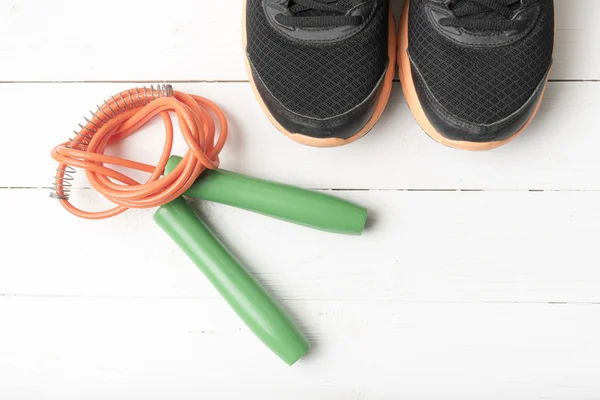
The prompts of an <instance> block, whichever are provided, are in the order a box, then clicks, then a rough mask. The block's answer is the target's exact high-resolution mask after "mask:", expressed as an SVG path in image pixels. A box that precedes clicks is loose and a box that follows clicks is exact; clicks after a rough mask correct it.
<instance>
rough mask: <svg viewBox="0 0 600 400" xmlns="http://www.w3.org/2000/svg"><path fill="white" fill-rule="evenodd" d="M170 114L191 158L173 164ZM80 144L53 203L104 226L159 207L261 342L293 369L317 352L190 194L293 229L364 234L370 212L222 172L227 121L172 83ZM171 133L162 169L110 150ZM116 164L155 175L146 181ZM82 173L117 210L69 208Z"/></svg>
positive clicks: (141, 96)
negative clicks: (155, 131)
mask: <svg viewBox="0 0 600 400" xmlns="http://www.w3.org/2000/svg"><path fill="white" fill-rule="evenodd" d="M170 113H174V114H175V115H176V116H177V119H178V121H179V126H180V130H181V134H182V136H183V138H184V139H185V142H186V144H187V146H188V151H187V153H186V154H185V156H183V157H177V156H171V151H172V147H173V139H174V129H173V122H172V120H171V115H170ZM90 114H91V117H90V118H88V117H86V118H85V124H80V125H79V127H80V130H79V131H73V132H74V134H75V136H74V137H73V138H71V139H69V140H68V141H66V142H64V143H61V144H60V145H58V146H56V147H55V148H54V149H53V150H52V152H51V155H52V158H53V159H54V160H55V161H57V162H58V163H59V164H58V168H57V170H56V176H55V179H54V186H53V190H52V192H51V193H50V196H51V197H53V198H56V199H58V200H59V201H60V203H61V204H62V206H63V207H64V208H65V209H66V210H67V211H69V212H70V213H72V214H74V215H75V216H77V217H81V218H86V219H92V220H94V219H104V218H109V217H114V216H116V215H119V214H121V213H123V212H125V211H127V210H128V209H131V208H153V207H158V210H157V211H156V213H155V214H154V220H155V222H156V223H157V224H158V225H159V226H160V227H161V228H162V229H163V230H164V231H165V232H166V233H167V234H168V235H169V236H170V237H171V238H172V239H173V240H174V241H175V243H176V244H177V245H178V246H179V247H180V248H181V249H182V250H183V251H184V252H185V253H186V254H187V255H188V257H189V258H190V259H191V260H192V261H193V262H194V263H195V264H196V265H197V266H198V268H199V269H200V270H201V271H202V272H203V273H204V275H205V276H206V277H207V278H208V280H209V281H210V282H211V283H212V284H213V285H214V286H215V288H216V289H217V290H218V291H219V293H220V294H221V295H222V296H223V298H224V299H225V300H226V301H227V302H228V303H229V305H230V306H231V307H232V309H233V310H234V311H235V312H236V313H237V314H238V316H239V317H240V318H241V319H242V320H243V321H244V323H245V324H246V325H247V326H248V327H249V328H250V329H251V330H252V331H253V332H254V334H255V335H256V336H257V337H258V338H259V339H260V340H261V341H262V342H263V343H264V344H265V345H267V346H268V347H269V348H270V349H271V350H272V351H273V352H274V353H275V354H277V355H278V356H279V357H280V358H281V359H282V360H283V361H285V362H286V363H287V364H288V365H292V364H294V363H295V362H296V361H297V360H298V359H300V358H301V357H302V356H304V355H305V354H306V353H307V352H308V350H309V348H310V344H309V343H308V341H307V339H306V338H305V336H304V335H303V334H302V332H301V331H300V330H299V329H298V327H297V326H296V325H295V324H294V322H293V321H292V320H291V318H290V317H289V316H288V315H287V314H286V312H285V311H284V310H283V309H282V308H281V307H280V305H278V304H277V302H276V301H275V300H274V298H273V297H272V296H270V295H269V293H268V292H267V291H266V290H265V289H264V288H263V287H262V286H261V285H260V283H259V282H258V281H257V280H256V279H255V278H254V277H253V276H252V275H250V274H249V273H248V271H247V270H246V269H245V268H244V267H243V266H242V265H241V264H240V262H239V261H238V260H237V259H236V258H235V257H234V256H233V255H232V254H231V253H230V252H229V251H228V250H227V249H226V248H225V247H224V246H223V244H222V243H221V242H220V241H219V240H218V239H217V238H216V237H215V235H214V234H213V233H212V231H211V230H210V229H209V228H208V226H207V225H206V224H205V223H204V222H203V221H202V220H201V219H200V218H199V217H198V215H197V214H196V213H195V212H194V211H193V210H192V209H191V208H190V207H189V206H188V204H187V202H186V201H185V200H184V198H183V197H182V196H184V195H185V196H187V197H192V198H199V199H204V200H208V201H213V202H217V203H221V204H226V205H230V206H234V207H238V208H242V209H245V210H248V211H253V212H257V213H260V214H263V215H266V216H270V217H274V218H277V219H281V220H284V221H287V222H292V223H296V224H299V225H304V226H307V227H311V228H315V229H320V230H324V231H328V232H333V233H343V234H350V235H360V234H361V233H362V231H363V229H364V227H365V223H366V219H367V210H366V209H365V208H363V207H361V206H359V205H356V204H353V203H350V202H348V201H345V200H342V199H339V198H336V197H333V196H330V195H327V194H324V193H319V192H313V191H309V190H305V189H302V188H298V187H294V186H289V185H284V184H280V183H275V182H270V181H265V180H261V179H256V178H252V177H248V176H244V175H241V174H237V173H234V172H230V171H226V170H221V169H218V167H219V153H220V152H221V150H222V149H223V146H224V145H225V142H226V140H227V118H226V117H225V114H224V113H223V111H222V110H221V109H220V108H219V107H218V106H217V105H216V104H214V103H213V102H211V101H210V100H208V99H205V98H203V97H200V96H195V95H190V94H186V93H182V92H179V91H174V90H173V88H172V86H170V85H162V86H158V87H157V88H156V89H155V88H154V87H150V88H149V89H147V88H145V87H144V88H134V89H129V90H126V91H123V92H120V93H118V94H117V95H114V96H111V97H110V99H108V100H106V101H104V102H103V103H102V105H100V106H97V109H96V111H95V112H93V111H90ZM157 116H160V117H161V118H162V120H163V122H164V125H165V131H166V135H165V145H164V148H163V151H162V153H161V156H160V158H159V160H158V163H157V164H156V165H149V164H144V163H140V162H136V161H133V160H127V159H124V158H120V157H115V156H109V155H106V154H104V151H105V150H106V149H107V147H108V146H109V145H111V144H114V143H116V142H119V141H121V140H123V139H125V138H127V137H128V136H131V135H132V134H134V133H135V132H137V131H138V130H139V129H140V128H142V127H143V126H144V125H145V124H147V123H148V122H149V121H150V120H152V119H153V118H155V117H157ZM109 166H119V167H125V168H128V169H131V170H138V171H142V172H146V173H148V174H150V177H149V178H148V180H147V181H146V182H143V183H142V182H138V181H136V180H134V179H132V178H130V177H129V176H127V175H125V174H123V173H121V172H119V171H117V170H115V169H113V168H110V167H109ZM76 168H78V169H82V170H84V171H85V173H86V176H87V178H88V180H89V182H90V184H91V186H92V187H93V188H94V189H95V190H96V191H97V192H99V193H100V194H101V195H103V196H104V197H105V198H107V199H108V200H110V201H111V202H113V203H114V204H115V205H116V206H115V207H113V208H111V209H108V210H105V211H84V210H81V209H79V208H77V207H75V206H74V205H73V204H71V202H70V195H71V189H72V187H73V180H74V179H75V173H76Z"/></svg>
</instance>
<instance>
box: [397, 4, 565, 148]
mask: <svg viewBox="0 0 600 400" xmlns="http://www.w3.org/2000/svg"><path fill="white" fill-rule="evenodd" d="M399 42H400V43H399V54H398V56H399V60H398V62H399V63H400V78H401V81H402V88H403V90H404V94H405V97H406V99H407V102H408V105H409V106H410V108H411V110H412V112H413V114H414V116H415V118H416V119H417V121H418V122H419V124H420V125H421V127H422V128H423V130H425V132H427V134H429V136H431V137H432V138H433V139H435V140H437V141H438V142H440V143H442V144H445V145H447V146H451V147H455V148H461V149H468V150H488V149H492V148H495V147H498V146H501V145H503V144H505V143H506V142H508V141H509V140H511V139H512V138H514V137H516V136H517V135H518V134H520V133H521V132H522V131H523V130H524V129H525V128H526V127H527V125H528V124H529V123H530V122H531V120H532V119H533V117H534V115H535V113H536V112H537V111H538V109H539V107H540V103H541V101H542V97H543V95H544V91H545V88H546V84H547V82H548V75H549V72H550V67H551V64H552V53H553V47H554V4H553V0H406V3H405V9H404V14H403V16H402V22H401V24H400V33H399Z"/></svg>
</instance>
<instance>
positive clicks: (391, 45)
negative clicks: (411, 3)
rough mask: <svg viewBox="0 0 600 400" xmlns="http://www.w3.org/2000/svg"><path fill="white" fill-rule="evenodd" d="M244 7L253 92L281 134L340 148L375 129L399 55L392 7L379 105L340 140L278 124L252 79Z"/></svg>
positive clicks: (310, 143) (390, 91) (309, 144)
mask: <svg viewBox="0 0 600 400" xmlns="http://www.w3.org/2000/svg"><path fill="white" fill-rule="evenodd" d="M243 7H244V8H243V13H242V44H243V48H244V54H245V57H246V71H247V73H248V79H249V80H250V85H251V86H252V91H253V92H254V95H255V96H256V99H257V100H258V103H259V104H260V106H261V108H262V109H263V111H264V113H265V114H266V115H267V117H268V118H269V120H270V121H271V123H272V124H273V125H274V126H275V127H276V128H277V129H278V130H279V131H281V133H283V134H284V135H285V136H287V137H288V138H290V139H292V140H293V141H295V142H297V143H300V144H302V145H305V146H311V147H338V146H343V145H346V144H349V143H352V142H354V141H356V140H358V139H360V138H361V137H363V136H365V135H366V134H367V133H369V131H370V130H371V129H373V127H374V126H375V124H376V123H377V121H378V120H379V118H380V117H381V115H382V114H383V111H384V110H385V107H386V106H387V103H388V101H389V99H390V94H391V93H392V82H393V80H394V75H395V73H396V57H397V55H396V53H397V47H396V20H395V19H394V14H393V12H392V9H391V7H390V11H389V15H390V22H389V26H390V28H389V39H388V55H389V60H390V65H389V66H388V70H387V72H386V75H385V77H384V81H383V87H382V88H381V93H380V94H379V99H378V100H377V105H376V106H375V110H374V111H373V115H372V116H371V118H370V119H369V120H368V121H367V123H366V124H365V125H364V126H363V127H362V128H361V129H360V131H358V132H356V134H354V135H353V136H351V137H349V138H348V139H340V138H326V139H319V138H312V137H310V136H306V135H303V134H300V133H294V132H290V131H288V130H286V129H285V128H284V127H283V126H282V125H281V124H280V123H279V122H277V120H276V119H275V117H273V115H272V114H271V112H270V111H269V109H268V108H267V105H266V104H265V102H264V101H263V100H262V98H261V96H260V94H259V93H258V89H257V88H256V83H255V82H254V79H253V78H252V72H251V70H250V61H249V60H248V56H247V51H246V46H247V43H248V37H247V34H246V0H244V6H243Z"/></svg>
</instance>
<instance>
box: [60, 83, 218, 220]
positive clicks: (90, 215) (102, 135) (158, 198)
mask: <svg viewBox="0 0 600 400" xmlns="http://www.w3.org/2000/svg"><path fill="white" fill-rule="evenodd" d="M160 96H161V93H160V91H156V90H154V89H145V88H143V89H139V88H138V89H131V90H128V91H124V92H121V93H119V94H118V95H116V96H113V97H112V98H111V99H110V100H108V101H106V102H104V104H103V105H102V107H98V111H97V112H96V113H92V114H93V117H92V119H91V120H89V119H86V121H87V124H86V125H85V126H83V125H81V131H80V132H79V133H78V135H77V136H76V137H75V138H73V139H71V140H70V141H68V142H65V143H62V144H60V145H58V146H56V147H55V148H54V149H53V150H52V153H51V154H52V158H53V159H54V160H56V161H58V163H59V167H58V170H57V171H58V172H57V174H56V177H55V188H56V190H55V195H54V196H55V197H58V198H59V199H60V202H61V204H62V205H63V206H64V207H65V208H66V209H67V210H68V211H69V212H71V213H73V214H74V215H76V216H78V217H82V218H87V219H102V218H109V217H113V216H115V215H118V214H121V213H122V212H124V211H126V210H127V209H129V208H149V207H157V206H161V205H163V204H166V203H168V202H170V201H172V200H174V199H176V198H177V197H179V196H181V195H182V194H183V193H184V192H185V191H186V190H187V189H189V187H190V186H191V185H192V184H193V183H194V181H195V180H196V179H197V178H198V177H199V176H200V174H201V173H202V172H203V171H204V170H205V169H207V168H208V169H216V168H217V167H218V165H219V153H220V152H221V150H222V149H223V146H224V144H225V141H226V139H227V119H226V118H225V115H224V114H223V112H222V111H221V109H220V108H219V107H218V106H217V105H216V104H214V103H213V102H211V101H209V100H207V99H205V98H203V97H200V96H194V95H188V94H185V93H181V92H178V91H175V92H173V93H172V95H171V93H169V95H168V96H167V97H160ZM169 112H174V113H175V114H176V115H177V118H178V120H179V125H180V128H181V133H182V134H183V137H184V139H185V141H186V143H187V145H188V147H189V150H188V151H187V153H186V155H185V156H184V157H183V160H182V161H181V163H179V165H178V166H177V167H176V168H175V169H174V170H173V171H172V172H171V173H170V174H169V175H167V176H166V177H161V175H162V174H163V171H164V168H165V166H166V164H167V161H168V160H169V156H170V155H171V149H172V146H173V123H172V121H171V117H170V115H169ZM211 113H212V114H211ZM157 115H160V116H161V117H162V119H163V122H164V124H165V128H166V140H165V146H164V149H163V152H162V154H161V156H160V159H159V161H158V164H157V165H156V166H154V165H148V164H143V163H139V162H135V161H132V160H127V159H123V158H119V157H113V156H108V155H105V154H104V153H103V152H104V150H105V149H106V147H107V146H108V145H109V144H111V143H115V142H118V141H120V140H122V139H124V138H126V137H128V136H130V135H132V134H134V133H135V132H136V131H137V130H138V129H140V128H141V127H142V126H143V125H144V124H146V123H147V122H148V121H150V120H151V119H152V118H154V117H155V116H157ZM213 116H215V117H216V120H215V119H214V117H213ZM217 121H218V124H219V134H218V135H217V134H216V133H217V132H216V129H217V128H216V123H215V122H217ZM106 165H113V166H121V167H126V168H130V169H135V170H139V171H144V172H148V173H150V178H148V180H147V181H146V182H145V183H140V182H137V181H136V180H134V179H132V178H130V177H128V176H127V175H124V174H122V173H120V172H118V171H116V170H114V169H112V168H109V167H107V166H106ZM69 167H75V168H81V169H84V170H85V171H86V175H87V178H88V179H89V181H90V184H91V185H92V187H93V188H94V189H96V190H97V191H98V192H99V193H101V194H102V195H103V196H104V197H106V198H107V199H109V200H110V201H112V202H113V203H115V204H117V206H116V207H114V208H112V209H109V210H106V211H101V212H90V211H83V210H81V209H79V208H77V207H75V206H73V205H72V204H71V203H70V202H69V196H68V195H67V193H66V190H65V187H66V186H67V183H66V182H65V181H66V180H67V177H68V171H69Z"/></svg>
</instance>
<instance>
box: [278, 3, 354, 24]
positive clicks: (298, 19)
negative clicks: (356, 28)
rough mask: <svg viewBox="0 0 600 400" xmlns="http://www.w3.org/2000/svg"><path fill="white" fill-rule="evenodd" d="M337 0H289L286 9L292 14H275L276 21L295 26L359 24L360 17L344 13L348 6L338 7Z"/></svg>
mask: <svg viewBox="0 0 600 400" xmlns="http://www.w3.org/2000/svg"><path fill="white" fill-rule="evenodd" d="M337 1H338V0H290V2H289V4H288V10H289V12H290V13H291V14H292V15H284V14H277V16H276V17H275V18H276V19H277V22H279V23H280V24H282V25H286V26H290V27H297V28H335V27H340V26H348V25H350V26H352V25H360V24H362V22H363V19H362V17H360V16H356V15H346V13H347V12H348V11H349V9H350V8H349V7H346V8H344V7H340V6H338V5H336V4H334V3H336V2H337Z"/></svg>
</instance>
